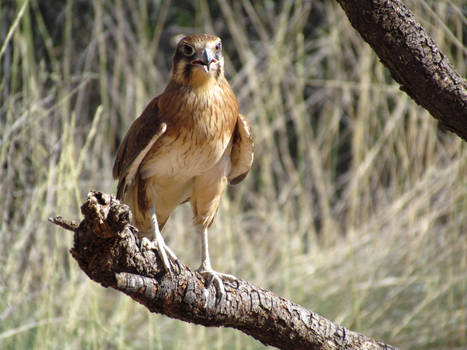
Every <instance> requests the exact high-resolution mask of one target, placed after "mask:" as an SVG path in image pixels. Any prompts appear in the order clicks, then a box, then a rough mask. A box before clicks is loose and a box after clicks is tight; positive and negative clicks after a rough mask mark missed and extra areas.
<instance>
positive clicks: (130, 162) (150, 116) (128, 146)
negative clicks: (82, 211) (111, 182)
mask: <svg viewBox="0 0 467 350" xmlns="http://www.w3.org/2000/svg"><path fill="white" fill-rule="evenodd" d="M166 129H167V125H166V124H165V123H164V122H163V121H162V117H161V115H160V113H159V109H158V107H157V99H154V100H153V101H151V103H150V104H149V105H148V106H147V107H146V109H145V110H144V112H143V114H142V115H141V116H140V117H139V118H138V119H136V120H135V121H134V122H133V124H132V125H131V127H130V129H129V130H128V132H127V134H126V135H125V138H124V139H123V141H122V143H121V145H120V147H119V149H118V152H117V157H116V159H115V163H114V166H113V170H112V175H113V177H114V179H118V187H117V198H119V199H121V198H122V197H123V195H124V194H125V192H126V191H127V189H128V187H129V186H130V185H131V184H132V183H133V181H134V179H135V175H136V173H137V170H138V168H139V166H140V164H141V162H142V161H143V159H144V157H145V156H146V154H147V153H148V152H149V150H150V149H151V148H152V147H153V145H154V144H155V143H156V141H157V140H158V139H159V138H160V137H161V136H162V134H164V132H165V131H166Z"/></svg>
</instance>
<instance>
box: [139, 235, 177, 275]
mask: <svg viewBox="0 0 467 350" xmlns="http://www.w3.org/2000/svg"><path fill="white" fill-rule="evenodd" d="M140 249H141V250H144V249H146V250H155V251H156V252H157V254H159V257H160V258H161V260H162V266H163V267H164V270H165V271H166V272H167V273H169V274H170V275H173V271H172V265H171V261H170V260H169V258H168V257H167V252H166V249H165V247H163V246H160V245H159V244H158V242H157V241H150V240H149V239H147V238H146V237H143V238H142V239H141V244H140ZM175 258H176V257H175ZM177 261H178V260H177Z"/></svg>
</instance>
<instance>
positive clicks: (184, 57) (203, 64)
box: [172, 34, 224, 88]
mask: <svg viewBox="0 0 467 350" xmlns="http://www.w3.org/2000/svg"><path fill="white" fill-rule="evenodd" d="M223 77H224V57H223V56H222V42H221V39H220V38H219V37H217V36H215V35H209V34H193V35H188V36H186V37H184V38H183V39H181V40H180V41H179V43H178V45H177V48H176V50H175V54H174V57H173V64H172V80H173V81H175V82H177V83H178V84H181V85H185V86H188V87H190V88H204V87H208V86H209V85H211V84H213V83H216V82H218V81H219V80H220V79H222V78H223Z"/></svg>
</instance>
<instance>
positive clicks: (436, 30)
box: [0, 0, 467, 349]
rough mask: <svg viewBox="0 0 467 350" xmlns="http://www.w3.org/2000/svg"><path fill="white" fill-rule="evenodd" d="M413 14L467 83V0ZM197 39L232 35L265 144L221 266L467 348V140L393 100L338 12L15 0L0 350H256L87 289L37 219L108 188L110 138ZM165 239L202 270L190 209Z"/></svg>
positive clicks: (364, 322)
mask: <svg viewBox="0 0 467 350" xmlns="http://www.w3.org/2000/svg"><path fill="white" fill-rule="evenodd" d="M406 3H407V5H408V6H409V7H410V8H411V9H412V11H413V12H414V13H415V14H416V16H417V18H418V20H419V21H420V22H421V23H422V24H423V25H424V27H425V28H426V29H427V30H428V31H429V32H430V33H431V35H432V36H433V38H434V39H435V41H436V43H437V44H438V46H439V47H440V48H441V49H442V50H443V51H444V52H445V53H446V55H447V56H448V57H449V59H450V60H451V62H452V63H453V65H454V66H455V67H456V68H457V70H458V71H459V72H460V74H461V75H463V76H466V71H467V64H466V56H467V39H466V37H467V29H466V28H467V25H466V23H467V20H466V17H465V16H466V13H467V8H466V4H465V1H464V0H440V1H423V0H410V1H406ZM192 32H210V33H215V34H217V35H219V36H221V37H222V38H223V41H224V47H225V49H224V50H225V56H226V66H227V67H226V70H227V75H228V79H229V81H230V82H231V85H232V87H233V89H234V91H235V92H236V94H237V96H238V99H239V102H240V109H241V112H242V113H243V114H245V115H246V116H248V118H249V119H250V121H251V122H252V124H253V129H254V133H255V140H256V153H255V163H254V168H253V171H252V172H251V173H250V175H249V176H248V177H247V179H246V180H245V181H244V182H243V183H241V184H240V185H238V186H235V187H233V188H231V189H229V192H228V194H227V195H225V197H224V200H223V202H222V208H221V210H220V212H219V214H218V216H217V219H216V221H215V224H214V226H213V228H212V229H211V236H210V244H211V246H212V248H211V255H212V259H213V264H214V268H216V269H217V270H219V271H224V272H228V273H233V274H235V275H237V276H239V277H241V278H243V279H247V280H250V281H252V282H253V283H255V284H257V285H260V286H262V287H264V288H268V289H271V290H273V291H274V292H275V293H277V294H279V295H282V296H284V297H286V298H289V299H291V300H293V301H295V302H297V303H300V304H302V305H304V306H305V307H308V308H310V309H312V310H313V311H315V312H318V313H320V314H322V315H324V316H326V317H327V318H329V319H331V320H334V321H335V322H337V323H340V324H343V325H344V326H346V327H350V328H352V329H354V330H356V331H359V332H362V333H365V334H366V335H368V336H372V337H375V338H378V339H380V340H383V341H385V342H388V343H391V344H394V345H397V346H400V347H401V348H410V349H440V348H458V349H460V348H465V347H467V235H466V228H467V179H466V176H465V174H466V173H467V150H466V145H465V142H463V141H461V140H460V139H459V138H458V137H456V136H455V135H453V134H450V133H445V132H443V131H442V130H439V128H438V127H437V122H436V121H435V120H434V119H433V118H432V117H431V116H430V115H428V113H427V112H426V111H425V110H423V109H422V108H420V107H419V106H417V105H416V104H415V103H414V102H413V101H411V100H410V99H409V98H408V97H407V96H406V95H405V94H404V93H402V92H401V91H400V90H399V87H398V85H397V84H396V83H395V82H394V81H393V80H392V79H391V78H390V76H389V74H388V71H387V70H386V69H385V68H384V67H383V66H382V65H381V63H380V62H379V60H378V58H377V57H376V56H375V55H374V53H373V52H372V50H371V49H370V48H369V47H368V45H366V44H365V43H364V42H363V41H362V40H361V38H360V37H359V35H358V34H357V33H356V32H355V31H354V30H353V29H352V28H351V26H350V25H349V23H348V21H347V19H346V17H345V15H344V13H343V11H342V10H341V9H340V8H339V6H338V5H336V3H335V2H334V1H293V2H292V1H279V2H275V1H271V0H263V1H255V2H253V1H251V0H241V1H233V2H230V1H226V0H218V1H207V0H199V1H193V2H189V1H181V2H180V1H177V4H175V2H174V1H162V0H160V1H158V0H154V1H150V0H139V1H123V0H114V1H110V0H91V1H84V0H66V1H44V0H43V1H40V0H29V1H24V0H16V1H13V0H6V1H2V2H1V5H0V38H1V40H0V130H1V138H0V348H1V349H147V348H150V349H187V348H193V349H198V348H200V349H262V348H263V346H262V345H261V344H260V343H258V342H256V341H254V340H252V339H250V338H249V337H247V336H245V335H243V334H241V333H240V332H237V331H234V330H230V329H208V328H203V327H199V326H194V325H190V324H186V323H183V322H180V321H175V320H171V319H168V318H166V317H162V316H159V315H152V314H149V313H148V312H147V311H146V310H145V309H144V308H143V307H142V306H140V305H139V304H137V303H135V302H133V301H131V300H129V299H128V298H126V297H124V296H123V295H121V294H119V293H117V292H115V291H113V290H106V289H104V288H102V287H100V286H99V285H97V284H95V283H93V282H91V281H90V280H89V279H88V278H87V277H86V276H85V275H84V274H83V273H82V272H81V270H80V269H79V267H78V266H77V264H76V263H75V262H74V260H73V259H72V258H71V256H70V254H69V253H68V250H69V249H70V247H71V245H72V235H71V234H70V233H68V232H64V230H62V229H60V228H57V227H54V226H53V225H51V224H49V223H48V222H47V218H48V217H49V216H53V215H62V216H64V217H67V218H75V219H78V218H79V205H80V204H81V203H82V202H83V200H84V198H85V196H86V193H87V192H88V191H89V190H90V189H98V190H101V191H106V192H112V191H114V189H115V184H114V182H113V181H112V176H111V168H112V163H113V159H114V155H115V151H116V147H118V144H119V142H120V141H121V138H122V137H123V135H124V134H125V132H126V130H127V128H128V126H129V125H130V123H131V121H132V120H133V119H134V118H136V117H137V116H138V115H139V113H141V111H142V110H143V108H144V106H145V104H146V103H148V102H149V100H150V99H151V98H152V97H153V96H155V95H156V94H158V93H160V92H161V91H162V89H163V88H164V87H165V84H166V83H167V81H168V79H169V76H170V63H171V55H172V50H173V43H174V40H175V38H176V36H177V35H178V34H180V33H192ZM164 235H165V236H166V241H167V243H168V244H169V245H170V246H171V247H172V249H173V250H174V251H175V252H176V253H177V255H178V256H179V257H180V258H181V260H182V261H184V262H185V263H187V264H188V265H190V266H193V267H196V266H197V264H198V260H199V238H198V237H196V235H195V234H194V231H193V228H192V225H191V213H190V210H189V208H187V207H181V208H180V209H178V210H177V211H176V213H175V215H174V217H173V218H171V220H169V223H168V225H167V227H166V229H165V230H164ZM185 247H187V248H186V249H185ZM193 247H195V248H193Z"/></svg>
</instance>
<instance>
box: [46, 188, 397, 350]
mask: <svg viewBox="0 0 467 350" xmlns="http://www.w3.org/2000/svg"><path fill="white" fill-rule="evenodd" d="M81 211H82V213H83V215H84V219H83V221H81V223H80V224H79V226H78V227H77V226H76V225H75V223H74V222H72V221H68V220H64V219H63V218H55V219H52V220H51V221H52V222H54V223H55V224H57V225H60V226H62V227H65V228H67V229H69V230H72V231H74V232H75V237H74V247H73V248H72V249H71V254H72V255H73V257H74V258H75V259H76V260H77V261H78V264H79V266H80V267H81V269H82V270H83V271H84V272H85V273H86V274H87V275H88V276H89V277H90V278H91V279H93V280H94V281H96V282H98V283H100V284H101V285H103V286H104V287H112V288H114V289H117V290H119V291H121V292H123V293H125V294H127V295H129V296H130V297H131V298H133V299H134V300H136V301H138V302H139V303H141V304H143V305H144V306H145V307H147V308H148V309H149V310H150V311H151V312H156V313H161V314H164V315H167V316H169V317H172V318H177V319H180V320H183V321H187V322H192V323H196V324H200V325H204V326H216V327H220V326H224V327H232V328H236V329H238V330H241V331H242V332H244V333H246V334H248V335H250V336H252V337H254V338H256V339H257V340H259V341H261V342H262V343H264V344H266V345H272V346H276V347H278V348H281V349H394V348H393V347H391V346H389V345H385V344H383V343H380V342H377V341H375V340H373V339H370V338H367V337H365V336H363V335H361V334H358V333H355V332H353V331H350V330H347V329H345V328H344V327H342V326H338V325H335V324H333V323H332V322H331V321H329V320H327V319H325V318H324V317H321V316H319V315H317V314H315V313H313V312H312V311H309V310H306V309H304V308H303V307H301V306H300V305H297V304H294V303H293V302H291V301H289V300H286V299H284V298H281V297H278V296H276V295H274V294H273V293H271V292H269V291H267V290H264V289H261V288H258V287H255V286H253V285H252V284H250V283H248V282H246V281H243V280H240V279H238V280H237V281H235V283H231V282H228V281H224V283H225V287H226V288H225V289H226V296H225V297H224V298H222V299H221V300H219V297H218V296H216V288H215V287H214V285H209V286H207V285H206V283H205V281H204V280H203V277H202V276H201V275H199V274H198V273H197V272H195V271H192V270H191V269H189V268H188V267H186V266H185V265H183V264H181V263H180V262H178V263H175V262H173V265H174V267H176V268H175V269H174V270H175V272H174V275H170V274H167V273H165V271H164V269H163V268H162V262H161V260H160V258H159V255H158V254H156V252H154V251H151V250H149V251H148V250H145V249H143V250H142V249H140V241H139V239H138V238H137V236H136V233H137V229H136V228H134V227H133V226H131V225H130V224H129V222H130V215H131V214H130V210H129V208H128V206H127V205H124V204H121V203H120V202H119V201H118V200H116V199H115V198H114V197H112V196H110V195H108V194H105V193H101V192H90V193H89V194H88V198H87V200H86V202H85V203H84V204H83V205H82V207H81Z"/></svg>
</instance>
